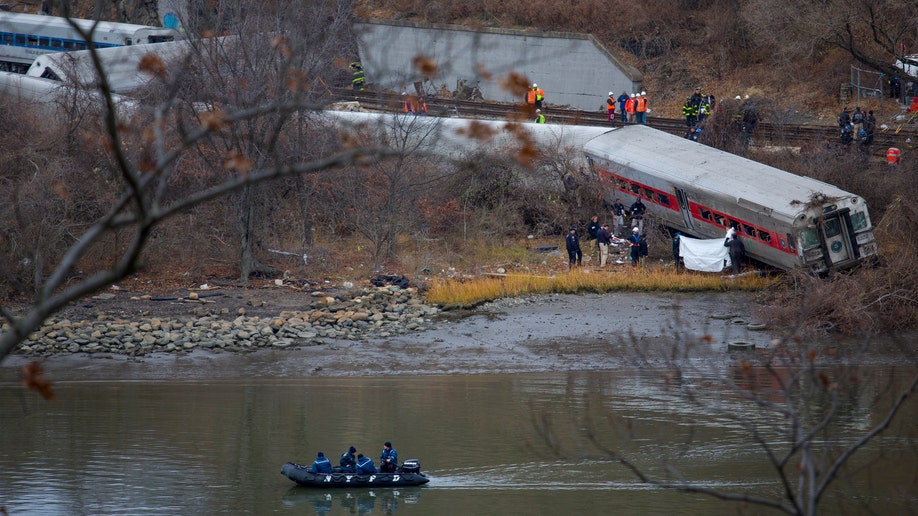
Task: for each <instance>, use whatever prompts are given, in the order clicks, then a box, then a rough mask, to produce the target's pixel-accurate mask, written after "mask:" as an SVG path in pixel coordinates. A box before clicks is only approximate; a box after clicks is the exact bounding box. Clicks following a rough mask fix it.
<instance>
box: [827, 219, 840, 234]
mask: <svg viewBox="0 0 918 516" xmlns="http://www.w3.org/2000/svg"><path fill="white" fill-rule="evenodd" d="M823 231H824V232H825V233H826V238H832V237H835V236H838V234H839V233H841V224H839V223H838V219H831V220H827V221H826V223H825V225H824V226H823Z"/></svg>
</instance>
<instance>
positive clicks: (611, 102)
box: [606, 97, 615, 111]
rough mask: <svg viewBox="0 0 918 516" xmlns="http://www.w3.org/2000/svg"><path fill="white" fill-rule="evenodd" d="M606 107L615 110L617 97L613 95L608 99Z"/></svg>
mask: <svg viewBox="0 0 918 516" xmlns="http://www.w3.org/2000/svg"><path fill="white" fill-rule="evenodd" d="M606 109H608V110H609V111H615V99H613V98H612V97H609V98H607V99H606Z"/></svg>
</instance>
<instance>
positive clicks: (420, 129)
mask: <svg viewBox="0 0 918 516" xmlns="http://www.w3.org/2000/svg"><path fill="white" fill-rule="evenodd" d="M325 116H326V118H328V119H329V120H330V121H333V122H334V123H336V124H338V125H342V126H353V127H356V126H373V125H377V126H378V127H377V130H384V131H387V132H388V131H390V130H391V129H392V128H393V127H396V126H400V127H403V128H404V127H407V126H409V125H410V126H411V127H412V130H413V132H414V133H415V134H416V135H418V136H419V137H420V136H423V137H424V139H425V142H424V143H423V145H422V147H423V150H424V151H425V152H429V153H431V154H437V155H441V156H447V157H459V156H461V155H463V154H466V153H475V152H499V151H503V150H508V149H512V148H518V147H519V146H520V145H521V143H522V138H521V135H520V133H519V132H518V130H522V131H525V133H526V136H525V137H526V138H528V139H529V141H531V142H532V144H533V145H535V146H536V147H538V149H539V150H543V151H558V150H563V149H565V148H571V149H576V151H577V155H578V156H582V154H581V153H580V150H581V149H582V148H583V145H584V144H585V143H586V142H587V141H589V140H590V139H591V138H594V137H596V136H597V135H599V134H602V133H604V132H606V131H608V130H609V128H608V127H596V126H578V125H559V124H536V123H532V122H516V123H514V122H508V121H506V120H484V119H469V118H449V117H434V116H431V117H423V116H421V117H415V116H414V115H404V114H400V115H393V114H391V113H377V112H366V111H336V110H329V111H326V112H325ZM474 134H480V135H486V134H487V135H490V136H489V137H487V138H476V137H474V136H471V135H474Z"/></svg>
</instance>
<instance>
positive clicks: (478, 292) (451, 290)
mask: <svg viewBox="0 0 918 516" xmlns="http://www.w3.org/2000/svg"><path fill="white" fill-rule="evenodd" d="M775 282H776V280H775V279H774V278H768V277H764V276H759V275H746V276H739V277H727V276H719V275H713V274H703V273H692V272H675V271H674V270H673V269H658V268H653V269H651V268H644V267H640V268H637V269H633V270H632V269H631V268H628V270H625V271H622V272H616V273H607V272H604V271H600V272H597V271H592V270H590V269H574V270H572V271H570V272H569V273H566V274H558V275H554V276H538V275H530V274H507V275H505V276H498V277H486V278H478V279H471V280H434V281H433V282H432V284H431V285H430V287H429V289H428V291H427V302H428V303H432V304H437V305H442V306H447V307H471V306H475V305H478V304H481V303H484V302H487V301H493V300H495V299H500V298H504V297H519V296H526V295H533V294H580V293H586V292H592V293H598V294H603V293H608V292H618V291H629V292H706V291H708V292H710V291H714V292H716V291H724V290H742V291H758V290H762V289H765V288H767V287H769V286H771V285H773V284H774V283H775Z"/></svg>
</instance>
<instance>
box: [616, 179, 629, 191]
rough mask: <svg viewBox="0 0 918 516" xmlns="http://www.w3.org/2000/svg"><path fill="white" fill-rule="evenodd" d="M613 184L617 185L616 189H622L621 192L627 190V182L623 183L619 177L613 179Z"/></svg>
mask: <svg viewBox="0 0 918 516" xmlns="http://www.w3.org/2000/svg"><path fill="white" fill-rule="evenodd" d="M615 182H616V183H617V184H618V187H619V188H620V189H622V190H627V189H628V181H625V180H624V179H622V178H620V177H616V178H615Z"/></svg>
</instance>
